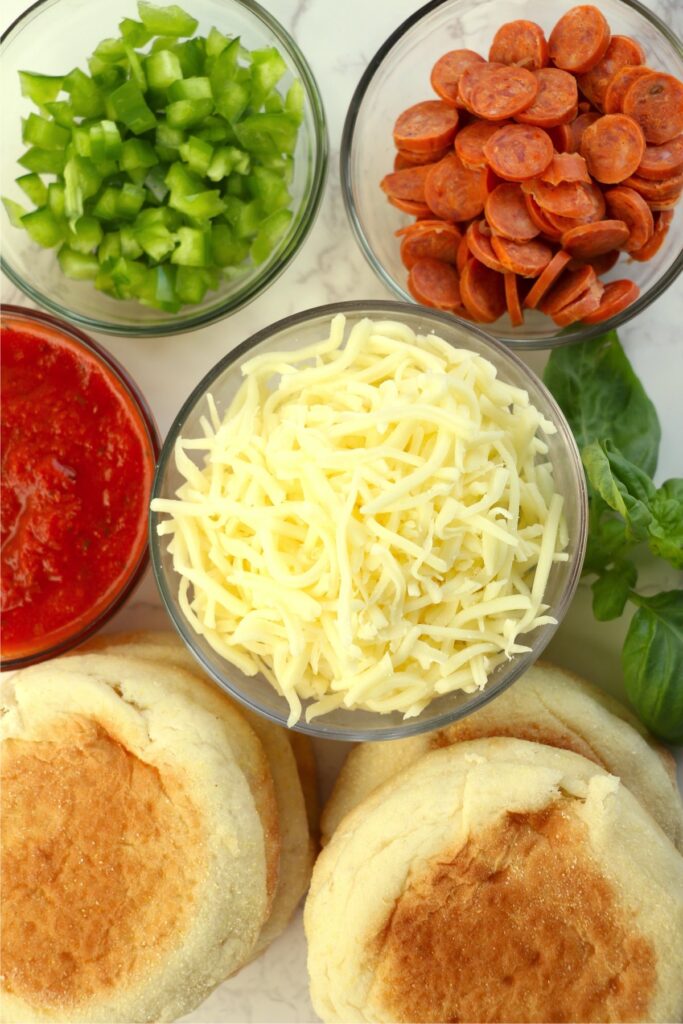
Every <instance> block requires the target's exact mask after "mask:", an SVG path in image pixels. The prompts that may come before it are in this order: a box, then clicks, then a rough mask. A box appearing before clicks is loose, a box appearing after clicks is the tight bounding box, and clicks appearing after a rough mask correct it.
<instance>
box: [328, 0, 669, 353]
mask: <svg viewBox="0 0 683 1024" xmlns="http://www.w3.org/2000/svg"><path fill="white" fill-rule="evenodd" d="M612 2H613V3H616V4H618V5H619V4H620V5H622V6H624V7H630V8H631V9H632V10H634V11H636V12H637V13H638V14H640V15H641V16H642V17H643V18H645V19H646V20H647V21H649V22H650V24H651V25H652V26H653V27H654V28H655V29H656V30H657V31H658V32H659V33H660V34H661V35H663V36H664V38H665V39H666V40H667V41H668V42H669V43H670V45H671V47H672V48H673V50H674V51H675V52H676V53H677V54H678V56H679V58H680V59H681V60H683V43H681V40H680V39H678V37H677V36H676V35H675V33H674V32H672V31H671V29H670V28H669V27H668V26H667V25H666V24H665V23H664V22H663V21H662V20H661V19H660V18H659V17H658V16H657V15H656V14H654V13H653V12H652V11H650V10H648V9H647V7H645V6H644V5H643V4H642V3H639V0H612ZM476 3H477V0H429V3H426V4H425V5H424V6H423V7H420V8H419V9H418V10H417V11H415V12H414V13H413V14H411V15H409V17H407V18H406V19H405V20H404V21H403V22H401V24H400V25H399V26H398V28H396V29H395V30H394V31H393V32H392V33H391V35H390V36H389V37H388V38H387V39H386V40H385V41H384V42H383V43H382V45H381V46H380V47H379V49H378V50H377V52H376V53H375V54H374V56H373V57H372V59H371V60H370V62H369V63H368V65H367V67H366V69H365V71H364V72H363V74H362V75H361V78H360V81H359V82H358V85H357V86H356V88H355V90H354V93H353V96H352V97H351V102H350V103H349V107H348V110H347V112H346V118H345V120H344V128H343V130H342V139H341V149H340V154H339V176H340V179H341V192H342V198H343V200H344V207H345V209H346V215H347V218H348V221H349V223H350V225H351V229H352V231H353V234H354V236H355V238H356V241H357V243H358V245H359V247H360V250H361V252H362V253H363V256H364V257H365V259H366V260H367V262H368V263H369V264H370V266H371V267H372V269H373V271H374V272H375V274H376V275H377V277H378V278H379V279H380V280H381V281H382V282H383V284H384V285H385V286H386V287H387V288H388V289H389V290H390V291H391V292H392V293H393V294H394V295H397V296H398V297H399V298H400V299H402V300H403V301H404V302H409V303H411V304H415V300H414V299H413V297H412V296H411V295H410V293H409V292H408V291H407V289H406V288H404V287H402V286H401V285H400V284H399V283H398V281H396V280H394V278H393V277H392V276H391V274H390V273H389V271H388V270H387V269H386V268H385V266H384V264H383V263H382V262H381V261H380V260H379V259H378V257H377V256H376V255H375V252H374V250H373V248H372V245H371V243H370V240H369V237H368V235H367V234H366V231H365V228H364V227H363V224H362V223H361V220H360V216H359V214H358V211H357V209H356V204H355V201H354V197H353V187H352V167H351V154H352V150H353V143H354V137H355V128H356V122H357V120H358V115H359V113H360V108H361V105H362V103H363V100H364V99H365V95H366V93H367V91H368V89H369V88H370V86H371V85H372V83H373V82H374V80H375V75H376V74H377V72H378V71H379V70H380V68H381V66H382V65H383V63H384V60H385V58H386V57H387V56H388V55H389V53H390V52H391V50H392V49H393V48H394V46H395V45H396V44H397V43H398V42H400V40H401V39H402V38H403V36H405V35H406V34H407V33H408V32H409V31H410V30H411V29H412V28H414V26H416V25H418V24H419V23H420V22H421V21H422V19H423V18H425V17H426V16H427V15H429V14H431V13H432V12H433V11H436V10H438V9H439V8H440V7H446V6H449V5H452V4H459V5H460V6H461V7H464V6H469V7H473V6H476ZM517 17H520V18H523V17H524V5H523V4H522V5H520V10H519V13H518V15H517ZM492 31H493V30H492ZM434 98H435V99H437V98H438V97H436V96H434ZM416 102H417V100H416ZM610 187H614V186H610ZM381 201H382V199H381V197H378V202H381ZM681 209H682V210H683V205H682V206H681ZM673 212H674V216H675V213H676V211H675V210H674V211H673ZM679 216H683V213H679ZM681 237H682V241H681V246H680V248H679V251H678V254H677V255H676V258H675V259H674V261H673V263H672V264H671V266H670V267H668V269H667V270H666V271H665V272H664V273H663V274H662V275H661V276H660V277H658V278H657V280H656V281H654V282H653V283H652V284H651V285H650V287H649V288H648V289H647V291H645V292H642V293H641V294H640V295H639V296H638V298H637V299H636V300H635V302H632V303H631V305H630V306H627V307H626V309H623V310H621V312H619V313H616V314H615V315H614V316H611V317H609V319H607V320H603V321H602V322H601V323H598V324H593V325H589V324H585V325H584V324H581V325H579V326H578V327H577V325H575V324H572V325H571V326H570V327H568V328H564V329H563V330H562V331H561V332H560V333H556V334H555V335H554V336H553V335H548V336H547V337H543V338H526V337H524V334H523V330H524V329H523V327H522V328H515V330H519V331H520V332H521V333H520V335H519V337H510V338H500V339H499V340H501V341H502V342H503V344H505V345H509V346H510V347H511V348H515V349H520V350H524V349H533V350H537V349H548V348H558V347H560V346H563V345H573V344H577V343H578V342H581V341H590V340H592V339H593V338H597V337H599V336H600V335H601V334H604V333H605V332H606V331H611V330H616V328H618V327H622V326H623V325H624V324H625V323H627V322H628V321H629V320H631V319H632V318H633V317H634V316H638V314H640V313H642V312H643V310H645V309H647V307H648V306H650V305H651V304H652V303H653V302H655V301H656V300H657V299H658V298H659V297H660V295H663V294H664V292H665V291H666V290H667V288H669V286H670V285H672V284H673V282H674V281H675V280H676V278H677V277H678V275H679V274H680V273H681V271H682V270H683V235H682V236H681ZM655 258H656V257H655ZM451 315H452V316H454V317H455V319H457V320H458V321H459V322H460V323H461V324H464V325H467V324H469V321H467V320H460V318H459V317H458V316H457V315H456V314H451ZM488 326H490V328H491V329H492V330H495V324H491V325H488Z"/></svg>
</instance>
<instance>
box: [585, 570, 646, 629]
mask: <svg viewBox="0 0 683 1024" xmlns="http://www.w3.org/2000/svg"><path fill="white" fill-rule="evenodd" d="M637 579H638V570H637V569H636V567H635V565H634V564H633V562H627V561H626V560H625V559H624V560H622V561H619V562H617V563H616V564H615V565H614V566H613V567H612V568H611V569H608V570H607V572H605V573H603V575H602V576H599V577H598V578H597V580H595V582H594V583H593V584H592V585H591V590H592V591H593V615H594V616H595V618H596V619H597V620H598V622H608V621H609V620H610V619H618V618H619V616H620V615H623V613H624V608H625V607H626V602H627V601H628V598H629V595H630V593H631V590H632V589H633V587H634V586H635V585H636V580H637Z"/></svg>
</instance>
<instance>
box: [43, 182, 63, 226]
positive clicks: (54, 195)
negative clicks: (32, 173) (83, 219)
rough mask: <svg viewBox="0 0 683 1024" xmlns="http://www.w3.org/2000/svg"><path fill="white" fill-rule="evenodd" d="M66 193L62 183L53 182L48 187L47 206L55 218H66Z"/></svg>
mask: <svg viewBox="0 0 683 1024" xmlns="http://www.w3.org/2000/svg"><path fill="white" fill-rule="evenodd" d="M65 192H66V189H65V188H64V186H63V185H62V183H61V182H60V181H53V182H52V183H51V184H50V185H48V186H47V205H48V206H49V208H50V209H51V210H52V212H53V213H54V215H55V217H59V218H62V217H63V216H64V204H65V201H64V195H65Z"/></svg>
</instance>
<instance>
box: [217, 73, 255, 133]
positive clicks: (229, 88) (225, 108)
mask: <svg viewBox="0 0 683 1024" xmlns="http://www.w3.org/2000/svg"><path fill="white" fill-rule="evenodd" d="M215 104H216V110H217V111H218V113H219V114H220V115H221V117H224V118H225V120H226V121H229V122H230V124H234V123H235V122H236V121H237V119H238V118H239V117H241V116H242V114H243V113H244V111H245V110H246V109H247V106H248V105H249V89H248V88H247V86H246V85H243V84H242V83H241V82H225V83H224V85H223V87H222V88H221V91H220V93H218V95H217V97H216V101H215ZM235 127H236V126H235Z"/></svg>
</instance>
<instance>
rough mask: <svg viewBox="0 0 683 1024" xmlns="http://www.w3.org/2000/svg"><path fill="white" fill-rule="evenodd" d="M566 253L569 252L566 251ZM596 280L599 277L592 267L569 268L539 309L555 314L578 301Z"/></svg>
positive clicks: (547, 313)
mask: <svg viewBox="0 0 683 1024" xmlns="http://www.w3.org/2000/svg"><path fill="white" fill-rule="evenodd" d="M558 255H559V253H558ZM565 255H567V254H566V253H565ZM595 281H597V277H596V274H595V271H594V270H593V268H592V267H579V269H578V270H568V271H567V272H566V273H565V274H563V275H562V277H561V278H560V280H559V281H558V282H557V284H556V285H554V287H553V288H551V289H550V291H548V293H547V295H546V297H545V298H544V299H543V301H542V302H541V303H540V305H539V309H540V310H541V312H542V313H545V314H546V316H554V315H555V314H556V313H558V312H559V311H560V310H561V309H564V307H565V306H569V305H570V304H571V303H572V302H576V300H577V299H578V298H579V297H580V296H581V295H583V293H584V292H585V291H586V289H587V288H590V286H591V285H592V284H594V282H595Z"/></svg>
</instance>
